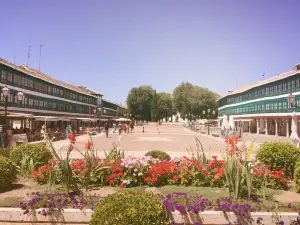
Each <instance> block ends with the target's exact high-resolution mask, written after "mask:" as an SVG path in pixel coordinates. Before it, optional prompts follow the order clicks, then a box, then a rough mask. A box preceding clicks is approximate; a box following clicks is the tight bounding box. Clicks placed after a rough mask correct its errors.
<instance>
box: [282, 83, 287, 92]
mask: <svg viewBox="0 0 300 225" xmlns="http://www.w3.org/2000/svg"><path fill="white" fill-rule="evenodd" d="M282 90H283V91H286V83H284V84H283V85H282Z"/></svg>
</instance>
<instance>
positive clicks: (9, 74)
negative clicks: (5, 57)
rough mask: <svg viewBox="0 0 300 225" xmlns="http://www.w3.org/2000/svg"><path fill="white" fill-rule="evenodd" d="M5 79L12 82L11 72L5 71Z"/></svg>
mask: <svg viewBox="0 0 300 225" xmlns="http://www.w3.org/2000/svg"><path fill="white" fill-rule="evenodd" d="M7 81H8V82H11V83H12V82H13V74H12V73H11V72H8V73H7Z"/></svg>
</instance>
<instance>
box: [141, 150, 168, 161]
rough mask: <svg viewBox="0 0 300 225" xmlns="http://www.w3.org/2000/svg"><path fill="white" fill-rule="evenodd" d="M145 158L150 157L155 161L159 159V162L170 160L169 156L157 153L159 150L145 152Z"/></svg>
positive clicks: (164, 153)
mask: <svg viewBox="0 0 300 225" xmlns="http://www.w3.org/2000/svg"><path fill="white" fill-rule="evenodd" d="M145 156H152V157H153V158H155V159H159V160H162V161H163V160H165V161H170V160H171V156H170V155H169V154H168V153H166V152H163V151H159V150H152V151H150V152H147V153H146V154H145Z"/></svg>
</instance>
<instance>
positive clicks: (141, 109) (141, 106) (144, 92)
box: [127, 86, 154, 121]
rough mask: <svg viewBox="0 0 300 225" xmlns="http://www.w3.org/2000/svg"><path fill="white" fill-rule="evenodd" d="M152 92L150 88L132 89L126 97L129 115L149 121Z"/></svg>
mask: <svg viewBox="0 0 300 225" xmlns="http://www.w3.org/2000/svg"><path fill="white" fill-rule="evenodd" d="M153 95H154V90H153V88H152V87H151V86H140V87H135V88H132V89H131V90H130V92H129V94H128V96H127V107H128V111H129V113H131V115H132V116H133V117H135V118H136V119H142V120H147V121H149V120H151V106H152V100H153Z"/></svg>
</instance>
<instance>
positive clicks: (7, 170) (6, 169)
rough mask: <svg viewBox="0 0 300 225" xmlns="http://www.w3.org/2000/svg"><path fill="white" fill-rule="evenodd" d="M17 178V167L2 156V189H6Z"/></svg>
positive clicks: (0, 159)
mask: <svg viewBox="0 0 300 225" xmlns="http://www.w3.org/2000/svg"><path fill="white" fill-rule="evenodd" d="M15 178H16V165H15V164H14V163H13V162H12V161H11V160H10V159H8V158H6V157H3V156H0V189H1V188H5V187H7V186H8V185H10V184H11V183H12V181H13V180H14V179H15Z"/></svg>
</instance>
